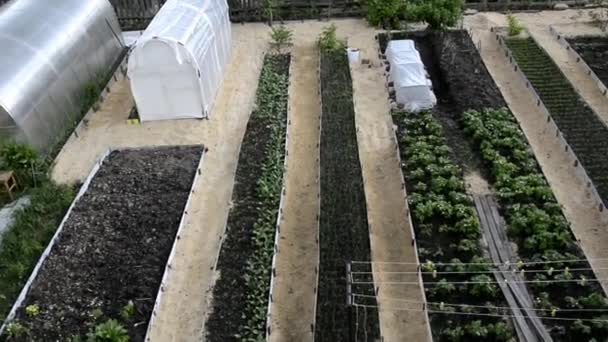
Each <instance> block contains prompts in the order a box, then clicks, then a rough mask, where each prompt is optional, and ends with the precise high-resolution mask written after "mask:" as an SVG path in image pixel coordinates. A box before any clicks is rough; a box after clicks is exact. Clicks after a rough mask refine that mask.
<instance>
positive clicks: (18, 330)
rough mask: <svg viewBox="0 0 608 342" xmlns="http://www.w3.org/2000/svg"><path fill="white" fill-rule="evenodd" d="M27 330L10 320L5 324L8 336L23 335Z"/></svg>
mask: <svg viewBox="0 0 608 342" xmlns="http://www.w3.org/2000/svg"><path fill="white" fill-rule="evenodd" d="M27 334H28V330H27V328H26V327H25V326H23V324H21V323H19V322H11V323H9V324H8V325H7V326H6V335H7V336H8V337H17V338H18V337H25V336H26V335H27Z"/></svg>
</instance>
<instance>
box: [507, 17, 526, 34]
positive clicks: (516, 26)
mask: <svg viewBox="0 0 608 342" xmlns="http://www.w3.org/2000/svg"><path fill="white" fill-rule="evenodd" d="M507 22H508V23H509V36H519V34H520V33H521V32H522V31H523V30H524V28H523V26H521V24H520V23H519V21H518V20H517V18H515V17H514V16H512V15H510V14H509V15H508V16H507Z"/></svg>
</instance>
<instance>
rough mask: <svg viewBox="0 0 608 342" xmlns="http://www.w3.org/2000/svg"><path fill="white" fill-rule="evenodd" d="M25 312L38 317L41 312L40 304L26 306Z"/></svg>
mask: <svg viewBox="0 0 608 342" xmlns="http://www.w3.org/2000/svg"><path fill="white" fill-rule="evenodd" d="M25 314H26V315H28V316H29V317H36V316H38V314H40V306H38V304H31V305H28V306H26V307H25Z"/></svg>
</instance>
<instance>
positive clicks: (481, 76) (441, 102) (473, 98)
mask: <svg viewBox="0 0 608 342" xmlns="http://www.w3.org/2000/svg"><path fill="white" fill-rule="evenodd" d="M378 38H379V39H378V40H379V43H380V49H381V51H382V53H384V51H385V50H386V46H387V44H388V37H387V36H386V35H385V34H380V35H379V36H378ZM392 39H393V40H397V39H411V40H414V42H415V43H416V48H417V49H418V51H419V52H420V55H421V57H422V61H423V63H424V65H425V66H426V68H427V71H428V73H429V75H430V76H431V81H432V82H433V91H434V92H435V95H436V96H437V106H436V107H435V108H434V109H433V113H434V115H435V116H436V117H437V118H438V119H439V120H440V122H441V124H442V125H443V126H444V128H445V135H446V139H447V141H448V145H449V146H450V147H451V148H452V149H453V154H452V157H453V158H454V159H455V160H456V161H457V162H458V164H459V165H460V166H461V167H462V168H463V169H464V171H465V173H466V172H470V171H483V170H481V165H480V164H481V161H480V159H479V157H478V156H477V153H475V151H473V149H472V147H471V146H470V144H469V142H468V140H467V139H466V137H465V136H464V132H463V131H462V129H461V128H462V125H461V124H460V120H461V116H462V113H463V112H464V111H466V110H469V109H478V110H479V109H482V108H488V107H489V108H500V107H506V102H505V101H504V99H503V98H502V94H501V93H500V91H499V90H498V87H497V86H496V84H495V83H494V80H493V79H492V78H491V76H490V74H489V73H488V71H487V69H486V67H485V64H484V63H483V61H482V59H481V56H480V55H479V53H478V51H477V49H476V48H475V46H474V45H473V41H472V40H471V38H470V37H469V35H468V34H467V32H466V31H449V32H445V33H431V32H421V31H417V32H398V33H394V34H392Z"/></svg>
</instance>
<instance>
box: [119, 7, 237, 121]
mask: <svg viewBox="0 0 608 342" xmlns="http://www.w3.org/2000/svg"><path fill="white" fill-rule="evenodd" d="M230 46H231V29H230V20H229V18H228V4H227V3H226V0H168V1H167V2H166V3H165V5H164V6H163V7H162V8H161V10H160V11H159V12H158V14H157V15H156V17H155V18H154V20H152V22H151V23H150V25H149V26H148V28H147V29H146V30H145V31H144V33H143V35H142V36H141V37H140V38H139V39H138V40H137V43H136V45H135V47H134V49H133V52H132V54H131V57H130V59H129V72H128V74H129V78H130V79H131V90H132V92H133V97H134V98H135V103H136V105H137V110H138V112H139V117H140V120H141V121H150V120H167V119H185V118H204V117H208V116H209V113H210V111H211V109H212V107H213V104H214V101H215V97H216V94H217V91H218V89H219V87H220V85H221V83H222V78H223V74H224V67H225V65H226V63H227V62H228V60H229V58H230Z"/></svg>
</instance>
